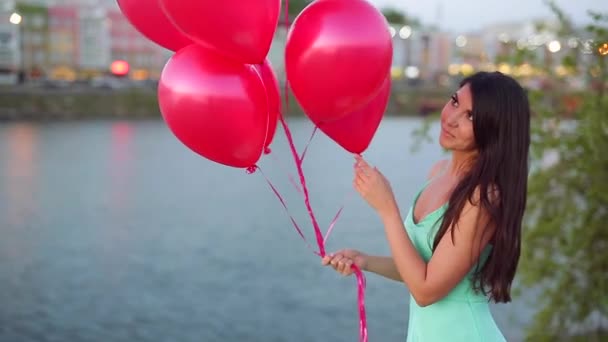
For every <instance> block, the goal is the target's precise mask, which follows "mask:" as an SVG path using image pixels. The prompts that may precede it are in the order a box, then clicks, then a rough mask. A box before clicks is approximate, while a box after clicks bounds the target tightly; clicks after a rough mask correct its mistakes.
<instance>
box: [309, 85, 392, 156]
mask: <svg viewBox="0 0 608 342" xmlns="http://www.w3.org/2000/svg"><path fill="white" fill-rule="evenodd" d="M390 95H391V79H390V76H389V77H387V78H386V79H385V81H384V84H383V85H382V88H380V92H379V93H378V94H377V95H376V97H374V98H373V99H372V100H371V101H370V102H369V103H368V104H366V105H364V106H363V107H362V108H359V109H357V110H356V111H354V112H352V113H349V114H348V115H347V116H345V117H343V118H342V119H338V120H334V121H330V122H322V123H318V124H317V127H319V129H320V130H321V131H323V133H325V134H326V135H327V136H328V137H330V138H331V139H332V140H334V141H335V142H337V143H338V145H340V146H342V148H344V149H345V150H347V151H349V152H351V153H357V154H360V153H363V151H365V150H367V148H368V147H369V144H370V143H371V141H372V139H373V138H374V135H375V134H376V131H377V130H378V126H380V122H381V121H382V117H383V116H384V111H385V110H386V107H387V105H388V100H389V98H390Z"/></svg>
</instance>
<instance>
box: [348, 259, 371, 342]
mask: <svg viewBox="0 0 608 342" xmlns="http://www.w3.org/2000/svg"><path fill="white" fill-rule="evenodd" d="M351 268H352V269H353V271H354V272H355V275H356V276H357V299H358V304H359V341H360V342H367V318H366V315H365V286H366V281H365V275H363V272H362V271H361V269H360V268H359V267H357V266H356V265H354V264H353V265H352V266H351Z"/></svg>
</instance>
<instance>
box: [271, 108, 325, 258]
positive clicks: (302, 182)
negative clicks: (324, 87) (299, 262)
mask: <svg viewBox="0 0 608 342" xmlns="http://www.w3.org/2000/svg"><path fill="white" fill-rule="evenodd" d="M279 120H280V121H281V125H282V126H283V130H284V131H285V135H286V136H287V141H288V142H289V148H290V149H291V154H292V155H293V159H294V161H295V163H296V168H297V169H298V175H299V176H300V185H301V186H302V192H303V193H304V204H305V205H306V209H307V210H308V215H309V216H310V220H311V221H312V226H313V228H314V230H315V237H316V239H317V245H318V246H319V253H320V256H321V257H324V256H325V246H324V245H323V233H321V228H320V227H319V223H318V222H317V219H316V217H315V214H314V213H313V211H312V206H311V205H310V196H309V194H308V187H307V186H306V177H305V176H304V171H303V170H302V162H301V161H300V158H299V156H298V151H297V150H296V146H295V144H294V142H293V137H292V135H291V131H290V130H289V126H287V122H286V121H285V118H284V117H283V113H279Z"/></svg>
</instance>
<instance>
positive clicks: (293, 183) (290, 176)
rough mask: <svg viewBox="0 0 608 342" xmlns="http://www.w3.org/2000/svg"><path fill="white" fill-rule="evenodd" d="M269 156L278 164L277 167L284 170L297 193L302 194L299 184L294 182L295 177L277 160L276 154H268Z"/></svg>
mask: <svg viewBox="0 0 608 342" xmlns="http://www.w3.org/2000/svg"><path fill="white" fill-rule="evenodd" d="M270 158H272V160H274V161H275V163H277V165H279V167H280V168H281V170H283V172H285V173H286V174H287V178H288V179H289V182H290V183H291V185H293V187H294V188H295V189H296V191H298V193H300V194H302V193H303V192H302V189H301V188H300V186H299V185H298V183H296V179H295V178H294V177H293V175H292V174H291V172H289V171H287V169H286V168H285V166H284V165H283V164H282V163H281V162H280V161H279V159H278V158H277V156H276V155H274V153H273V154H270Z"/></svg>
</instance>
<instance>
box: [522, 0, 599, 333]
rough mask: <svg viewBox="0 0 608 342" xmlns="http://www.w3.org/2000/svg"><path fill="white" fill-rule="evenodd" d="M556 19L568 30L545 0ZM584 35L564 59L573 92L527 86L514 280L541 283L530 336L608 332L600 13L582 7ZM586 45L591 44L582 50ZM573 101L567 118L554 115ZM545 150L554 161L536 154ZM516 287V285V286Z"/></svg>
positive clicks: (532, 284)
mask: <svg viewBox="0 0 608 342" xmlns="http://www.w3.org/2000/svg"><path fill="white" fill-rule="evenodd" d="M549 5H550V7H551V8H552V9H553V11H554V13H556V15H557V18H558V19H559V21H560V22H561V23H562V25H561V28H560V29H559V31H558V34H561V35H563V37H564V38H566V37H568V36H570V37H571V35H572V34H573V33H574V29H573V27H572V25H571V21H570V20H568V18H567V16H566V15H565V14H564V12H562V11H561V10H560V9H559V8H558V7H557V6H556V5H555V4H554V3H553V2H549ZM590 14H591V19H592V24H591V25H589V26H588V27H587V31H588V35H590V37H591V39H592V40H593V42H595V44H592V46H591V47H589V46H582V48H585V49H587V53H589V52H591V54H590V55H588V56H589V60H588V61H587V62H586V63H584V65H581V62H580V60H578V59H577V58H576V57H577V55H578V54H579V53H580V50H578V49H573V51H572V53H570V54H568V56H566V58H565V59H564V62H565V64H566V66H567V67H569V68H570V69H571V70H572V71H578V72H583V73H584V74H585V75H586V76H587V78H588V79H589V81H590V88H591V89H589V90H588V91H585V92H583V93H580V94H564V93H563V92H560V91H557V88H558V87H561V84H563V82H565V81H564V80H561V79H559V78H558V77H557V76H554V75H553V74H551V73H547V75H551V76H550V77H551V78H553V80H552V81H553V82H552V83H553V84H555V85H556V87H555V89H550V91H547V90H546V89H545V90H539V91H531V93H530V99H531V104H532V106H533V111H534V113H535V116H534V119H533V120H534V122H533V125H532V127H533V146H532V154H533V158H534V160H536V162H535V165H534V167H533V170H532V171H531V175H530V184H529V197H528V201H529V202H528V204H529V205H528V210H527V214H526V215H527V225H526V227H525V230H524V238H523V253H522V259H521V263H520V268H519V275H520V276H521V280H522V283H521V285H522V287H535V288H537V289H538V290H540V291H541V293H542V295H541V296H539V297H538V303H537V305H538V307H539V310H538V312H537V314H536V315H535V317H534V320H533V322H532V323H531V324H530V326H529V327H528V331H527V338H528V340H530V341H557V340H560V341H561V340H569V341H589V342H591V341H598V342H599V341H606V340H608V254H607V252H608V229H607V226H606V223H607V222H608V153H607V152H606V151H608V97H607V96H605V89H606V86H607V85H608V70H607V68H606V64H607V63H606V59H607V58H608V56H606V55H603V54H602V53H600V51H603V49H602V48H601V46H600V45H599V44H603V42H608V34H607V32H608V30H607V27H606V24H608V16H606V15H601V14H598V13H590ZM588 50H591V51H588ZM573 102H574V103H576V106H577V110H576V111H575V112H574V119H567V120H564V119H563V117H562V116H560V115H556V114H560V113H564V112H567V111H568V110H569V108H568V106H569V105H571V104H572V103H573ZM549 154H552V155H553V157H554V162H546V161H547V160H548V159H544V160H545V163H543V162H541V161H542V160H543V159H542V158H543V157H546V156H547V155H549ZM522 287H520V288H519V289H520V290H521V289H522Z"/></svg>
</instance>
